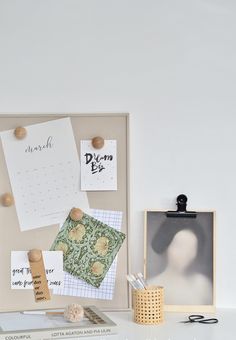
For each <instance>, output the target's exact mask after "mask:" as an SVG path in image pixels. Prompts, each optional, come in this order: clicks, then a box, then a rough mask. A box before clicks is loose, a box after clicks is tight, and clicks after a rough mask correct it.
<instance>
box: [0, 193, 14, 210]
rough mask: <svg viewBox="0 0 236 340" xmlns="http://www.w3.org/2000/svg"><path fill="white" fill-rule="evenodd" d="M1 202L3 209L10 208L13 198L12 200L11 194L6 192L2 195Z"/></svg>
mask: <svg viewBox="0 0 236 340" xmlns="http://www.w3.org/2000/svg"><path fill="white" fill-rule="evenodd" d="M1 202H2V205H3V206H4V207H10V206H11V205H13V204H14V198H13V196H12V194H10V193H9V192H7V193H5V194H4V195H2V197H1Z"/></svg>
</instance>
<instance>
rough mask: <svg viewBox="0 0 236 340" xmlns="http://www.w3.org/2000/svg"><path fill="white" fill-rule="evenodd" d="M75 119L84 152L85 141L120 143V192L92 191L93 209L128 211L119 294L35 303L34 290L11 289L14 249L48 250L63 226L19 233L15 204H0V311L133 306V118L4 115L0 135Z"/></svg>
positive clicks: (1, 166) (4, 180) (5, 185)
mask: <svg viewBox="0 0 236 340" xmlns="http://www.w3.org/2000/svg"><path fill="white" fill-rule="evenodd" d="M64 117H70V118H71V123H72V127H73V132H74V136H75V140H76V145H77V150H78V154H80V140H84V139H85V140H86V139H92V138H93V137H95V136H102V137H103V138H104V139H114V140H117V180H118V190H117V191H89V192H87V195H88V200H89V205H90V208H94V209H104V210H117V211H122V212H123V219H122V229H121V231H122V232H124V233H125V234H126V239H125V242H124V244H123V245H122V247H121V250H120V252H119V254H118V263H117V273H116V283H115V291H114V296H113V299H112V300H99V299H87V298H81V297H73V296H61V295H53V294H52V299H51V300H50V301H47V302H43V303H36V302H35V301H34V294H33V291H32V290H29V289H27V290H21V289H19V290H16V289H15V290H12V289H11V287H10V266H11V260H10V254H11V251H12V250H29V249H33V248H38V249H42V250H49V248H50V246H51V245H52V242H53V240H54V239H55V237H56V235H57V233H58V230H59V226H58V225H53V226H47V227H44V228H38V229H33V230H29V231H23V232H21V231H20V228H19V224H18V218H17V214H16V210H15V206H14V205H13V206H11V207H7V208H6V207H3V206H0V253H1V259H0V311H19V310H34V309H47V308H63V307H65V306H66V305H67V304H69V303H73V302H77V303H80V304H82V305H96V306H97V307H99V308H101V309H106V310H113V309H116V310H118V309H127V308H130V294H129V288H128V285H127V281H126V274H127V273H128V265H129V261H128V227H129V190H128V189H129V139H128V136H129V115H128V114H2V115H0V131H5V130H9V129H15V128H16V127H17V126H26V127H27V125H33V124H37V123H42V122H47V121H50V120H55V119H59V118H64ZM0 174H1V176H0V195H2V194H3V193H5V192H11V185H10V181H9V176H8V171H7V167H6V162H5V158H4V154H3V148H2V143H0Z"/></svg>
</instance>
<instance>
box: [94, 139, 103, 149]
mask: <svg viewBox="0 0 236 340" xmlns="http://www.w3.org/2000/svg"><path fill="white" fill-rule="evenodd" d="M92 146H93V147H94V149H101V148H103V146H104V139H103V138H102V137H94V138H93V139H92Z"/></svg>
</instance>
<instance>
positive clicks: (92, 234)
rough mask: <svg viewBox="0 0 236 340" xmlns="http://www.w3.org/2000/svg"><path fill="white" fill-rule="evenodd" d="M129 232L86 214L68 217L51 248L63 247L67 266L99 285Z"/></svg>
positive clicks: (68, 270)
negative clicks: (74, 218) (80, 216)
mask: <svg viewBox="0 0 236 340" xmlns="http://www.w3.org/2000/svg"><path fill="white" fill-rule="evenodd" d="M124 239H125V234H123V233H122V232H120V231H117V230H115V229H113V228H111V227H109V226H108V225H106V224H104V223H102V222H100V221H98V220H96V219H95V218H93V217H91V216H89V215H87V214H83V217H82V219H81V220H79V221H77V222H75V221H73V220H72V219H71V218H70V216H68V217H67V219H66V221H65V223H64V225H63V227H62V229H61V230H60V231H59V233H58V235H57V237H56V239H55V241H54V243H53V245H52V247H51V250H62V251H63V254H64V255H63V258H64V270H65V271H66V272H68V273H70V274H71V275H73V276H75V277H78V278H80V279H82V280H84V281H86V282H87V283H89V284H91V285H92V286H94V287H97V288H98V287H99V286H100V284H101V283H102V281H103V279H104V278H105V276H106V273H107V271H108V269H109V268H110V266H111V264H112V262H113V261H114V259H115V257H116V255H117V253H118V251H119V249H120V247H121V245H122V243H123V241H124Z"/></svg>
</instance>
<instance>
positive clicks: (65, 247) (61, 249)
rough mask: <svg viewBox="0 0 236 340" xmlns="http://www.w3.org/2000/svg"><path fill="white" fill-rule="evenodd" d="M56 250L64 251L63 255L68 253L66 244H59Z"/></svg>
mask: <svg viewBox="0 0 236 340" xmlns="http://www.w3.org/2000/svg"><path fill="white" fill-rule="evenodd" d="M55 250H59V251H63V254H64V255H65V254H66V253H67V251H68V245H67V244H66V243H64V242H59V243H58V244H57V245H56V247H55Z"/></svg>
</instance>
